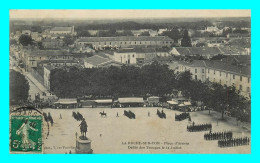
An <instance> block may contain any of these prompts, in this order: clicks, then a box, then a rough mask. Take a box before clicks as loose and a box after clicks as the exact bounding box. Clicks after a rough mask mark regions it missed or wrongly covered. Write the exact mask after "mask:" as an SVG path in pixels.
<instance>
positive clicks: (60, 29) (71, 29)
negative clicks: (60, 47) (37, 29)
mask: <svg viewBox="0 0 260 163" xmlns="http://www.w3.org/2000/svg"><path fill="white" fill-rule="evenodd" d="M50 34H70V35H75V31H74V26H72V27H54V28H52V29H51V30H50Z"/></svg>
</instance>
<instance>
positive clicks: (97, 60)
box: [85, 55, 112, 66]
mask: <svg viewBox="0 0 260 163" xmlns="http://www.w3.org/2000/svg"><path fill="white" fill-rule="evenodd" d="M85 61H86V62H87V63H90V64H92V65H95V66H96V65H100V64H103V63H106V62H109V61H112V60H111V59H109V58H104V57H101V56H99V55H94V56H92V57H89V58H85Z"/></svg>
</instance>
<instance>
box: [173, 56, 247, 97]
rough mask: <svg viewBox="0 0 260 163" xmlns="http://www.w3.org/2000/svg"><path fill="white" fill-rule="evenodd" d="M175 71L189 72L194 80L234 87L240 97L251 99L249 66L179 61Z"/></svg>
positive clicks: (220, 62)
mask: <svg viewBox="0 0 260 163" xmlns="http://www.w3.org/2000/svg"><path fill="white" fill-rule="evenodd" d="M176 70H177V71H176V72H183V71H190V72H191V74H192V79H194V80H201V81H202V82H206V81H210V82H213V83H219V84H221V85H223V86H224V85H226V86H234V87H235V88H236V89H237V90H239V91H240V92H241V95H243V96H245V97H248V98H250V97H251V66H239V65H232V64H231V63H227V62H223V61H208V60H194V61H192V62H183V61H179V62H178V67H177V69H176Z"/></svg>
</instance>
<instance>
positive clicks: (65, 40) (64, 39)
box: [63, 35, 74, 46]
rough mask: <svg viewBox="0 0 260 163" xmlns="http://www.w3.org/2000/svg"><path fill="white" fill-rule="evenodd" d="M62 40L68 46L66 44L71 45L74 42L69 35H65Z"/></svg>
mask: <svg viewBox="0 0 260 163" xmlns="http://www.w3.org/2000/svg"><path fill="white" fill-rule="evenodd" d="M63 41H64V44H65V45H67V46H68V45H71V44H73V43H74V38H73V37H72V36H71V35H66V36H65V37H64V38H63Z"/></svg>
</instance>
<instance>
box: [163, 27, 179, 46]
mask: <svg viewBox="0 0 260 163" xmlns="http://www.w3.org/2000/svg"><path fill="white" fill-rule="evenodd" d="M162 35H163V36H168V37H170V38H171V39H173V40H174V42H175V43H177V42H178V40H179V39H180V38H181V34H180V32H179V30H178V29H177V28H174V29H172V30H171V31H164V32H163V33H162Z"/></svg>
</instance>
